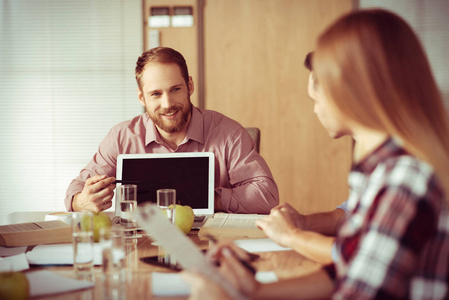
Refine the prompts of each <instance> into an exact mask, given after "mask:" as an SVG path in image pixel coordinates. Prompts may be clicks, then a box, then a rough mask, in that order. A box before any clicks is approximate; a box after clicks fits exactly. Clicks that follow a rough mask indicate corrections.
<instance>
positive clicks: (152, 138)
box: [145, 104, 204, 146]
mask: <svg viewBox="0 0 449 300" xmlns="http://www.w3.org/2000/svg"><path fill="white" fill-rule="evenodd" d="M145 119H146V121H145V124H146V126H145V128H146V129H147V130H146V134H145V145H146V146H148V145H149V144H150V143H152V142H156V143H158V144H162V143H163V141H162V138H161V136H160V135H159V132H158V131H157V129H156V126H155V125H154V123H153V121H152V120H151V118H150V116H149V115H148V113H147V112H146V113H145ZM203 121H204V118H203V114H202V113H201V111H200V110H199V109H198V108H197V107H195V106H194V105H193V104H192V118H191V119H190V123H189V128H188V129H187V134H186V138H185V141H188V140H194V141H197V142H198V143H201V144H204V130H203V128H204V123H203Z"/></svg>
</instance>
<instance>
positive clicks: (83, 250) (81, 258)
mask: <svg viewBox="0 0 449 300" xmlns="http://www.w3.org/2000/svg"><path fill="white" fill-rule="evenodd" d="M93 228H94V223H93V214H92V213H91V212H75V213H72V244H73V269H74V271H75V274H76V276H77V277H92V269H93V263H94V232H93Z"/></svg>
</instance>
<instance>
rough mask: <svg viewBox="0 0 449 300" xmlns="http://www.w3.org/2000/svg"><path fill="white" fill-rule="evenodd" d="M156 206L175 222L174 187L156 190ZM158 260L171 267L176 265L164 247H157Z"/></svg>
mask: <svg viewBox="0 0 449 300" xmlns="http://www.w3.org/2000/svg"><path fill="white" fill-rule="evenodd" d="M156 193H157V206H158V207H159V209H161V210H162V211H164V213H165V215H166V216H167V218H168V219H169V220H170V222H171V223H173V224H174V223H175V208H176V190H174V189H160V190H157V192H156ZM158 261H159V262H160V263H164V264H168V265H170V266H172V267H174V266H176V261H174V259H171V257H170V255H169V254H168V253H165V251H164V249H162V248H161V247H158Z"/></svg>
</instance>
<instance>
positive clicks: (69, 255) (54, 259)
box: [26, 243, 102, 265]
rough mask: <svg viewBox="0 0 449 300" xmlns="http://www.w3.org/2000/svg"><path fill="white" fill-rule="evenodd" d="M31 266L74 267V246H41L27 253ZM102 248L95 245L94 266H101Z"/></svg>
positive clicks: (97, 244)
mask: <svg viewBox="0 0 449 300" xmlns="http://www.w3.org/2000/svg"><path fill="white" fill-rule="evenodd" d="M26 256H27V259H28V263H29V264H30V265H73V245H72V244H51V245H39V246H36V247H34V248H33V250H31V251H28V252H27V253H26ZM101 259H102V247H101V245H100V244H99V243H95V244H94V265H101Z"/></svg>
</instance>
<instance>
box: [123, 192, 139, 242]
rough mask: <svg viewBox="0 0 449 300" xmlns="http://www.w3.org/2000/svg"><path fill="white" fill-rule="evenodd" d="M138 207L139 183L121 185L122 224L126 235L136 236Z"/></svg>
mask: <svg viewBox="0 0 449 300" xmlns="http://www.w3.org/2000/svg"><path fill="white" fill-rule="evenodd" d="M136 208H137V185H134V184H125V185H122V186H120V225H121V226H122V228H123V229H124V230H125V236H126V237H135V236H136V231H137V223H136V220H135V218H134V211H135V210H136Z"/></svg>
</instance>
